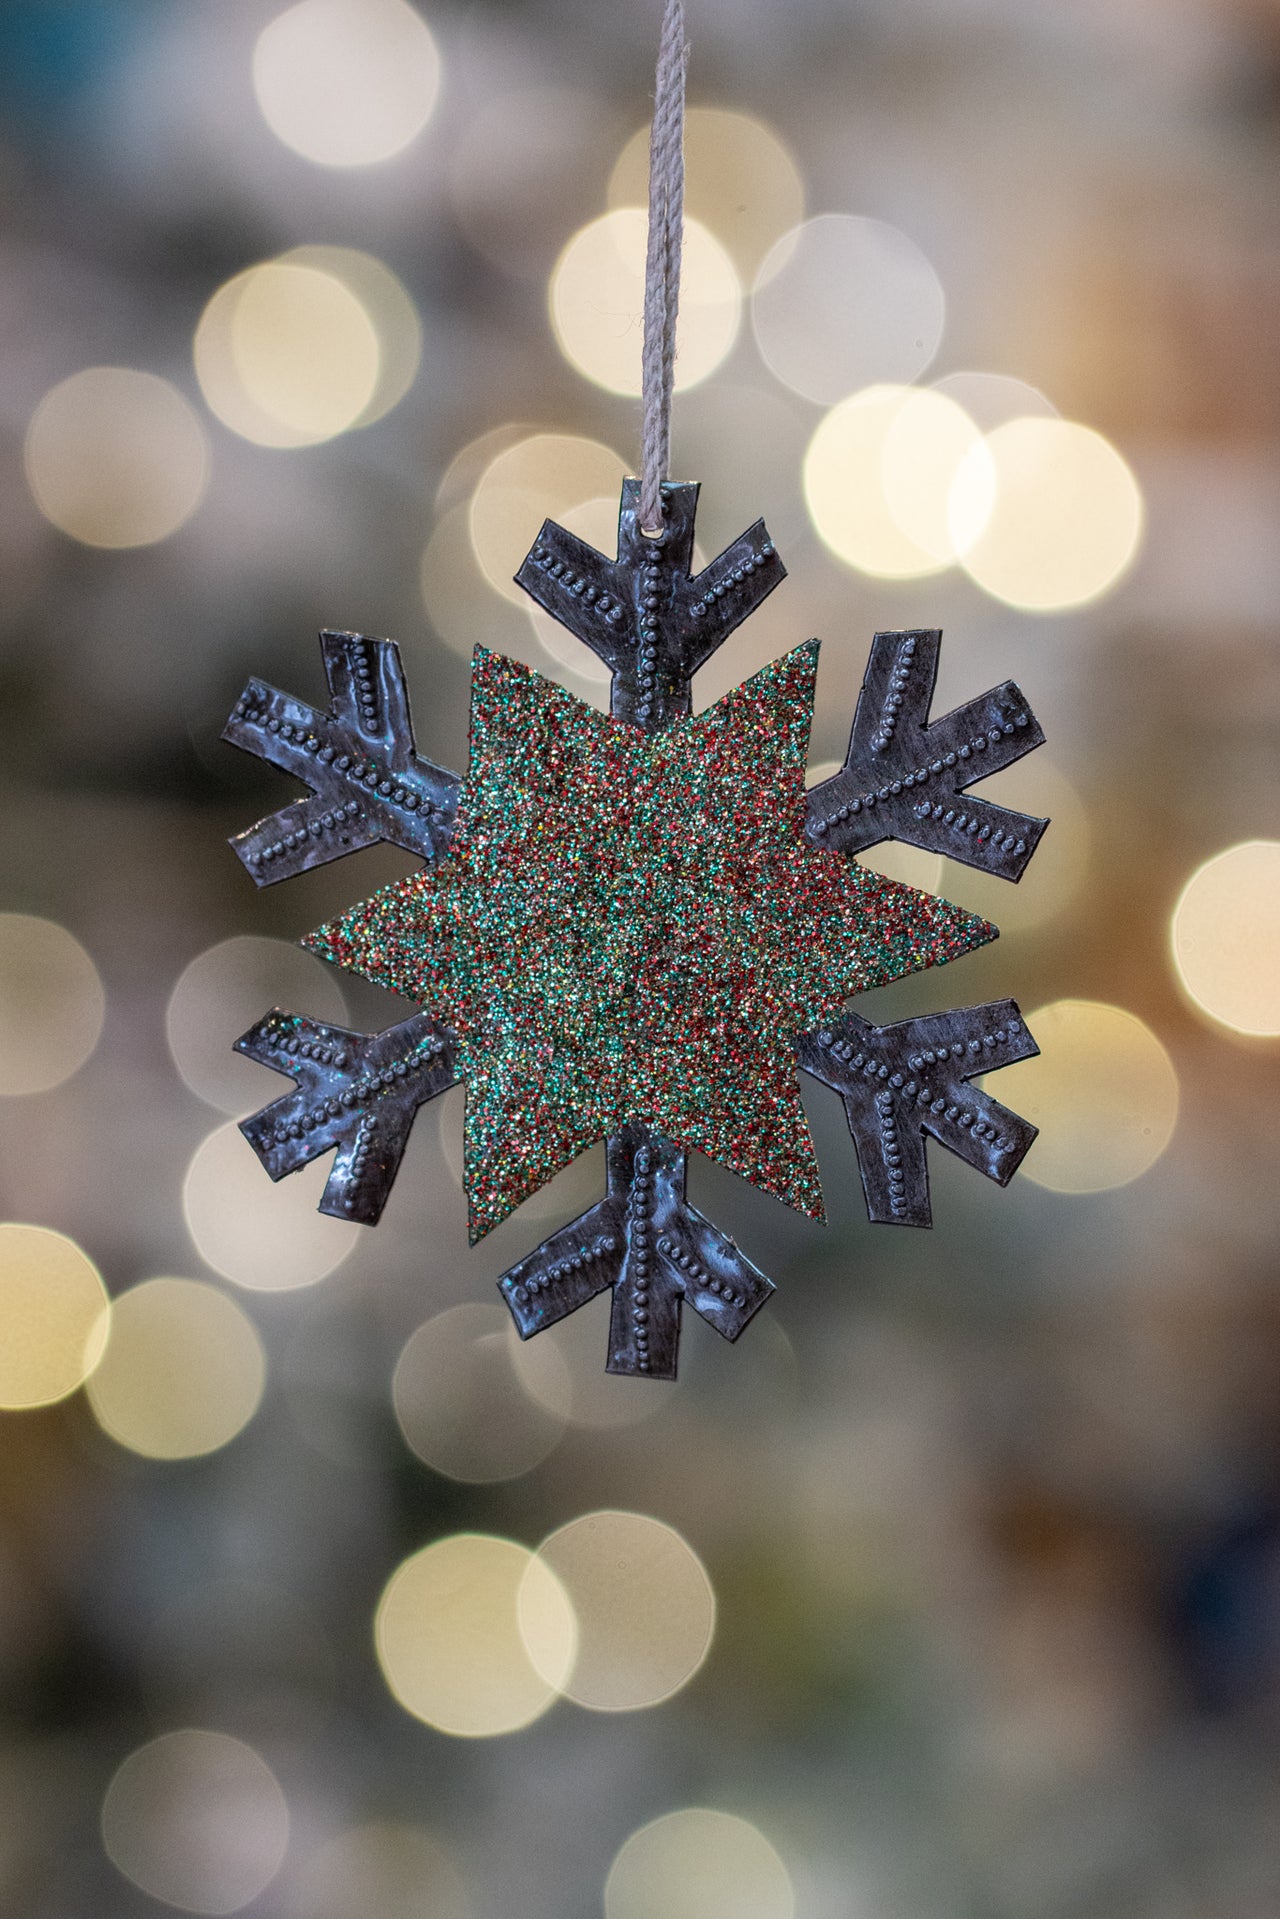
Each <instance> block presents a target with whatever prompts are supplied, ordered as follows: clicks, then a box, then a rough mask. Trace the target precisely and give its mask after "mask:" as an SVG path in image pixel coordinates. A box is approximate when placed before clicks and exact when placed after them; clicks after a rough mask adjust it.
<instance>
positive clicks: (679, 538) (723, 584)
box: [516, 480, 786, 733]
mask: <svg viewBox="0 0 1280 1919" xmlns="http://www.w3.org/2000/svg"><path fill="white" fill-rule="evenodd" d="M662 496H663V503H664V509H665V516H666V525H665V529H664V531H663V534H662V536H661V538H660V539H647V538H646V537H645V535H644V534H643V533H642V532H641V531H640V520H639V503H640V483H639V481H638V480H624V481H623V484H622V503H621V507H620V509H619V513H618V553H617V558H616V559H613V560H610V559H608V558H606V556H605V555H604V554H603V553H598V552H597V551H596V549H595V548H594V547H592V546H588V545H587V544H586V542H585V541H583V540H580V539H578V538H577V536H576V535H575V534H573V533H567V532H566V531H565V529H564V528H563V527H561V526H557V525H556V523H555V521H554V520H547V521H546V522H545V523H544V525H543V528H542V531H541V533H540V534H539V535H538V539H537V543H536V544H535V545H534V547H533V549H532V551H531V552H530V554H529V556H528V558H527V559H526V560H525V562H524V564H523V566H522V567H521V568H520V571H519V572H518V573H517V574H516V581H517V583H518V584H519V585H520V586H522V587H523V588H524V589H525V591H526V593H528V594H530V595H531V596H532V597H533V598H534V599H535V600H536V601H537V602H538V605H539V606H541V607H542V608H543V609H544V610H545V611H546V612H548V613H550V614H551V615H552V617H553V618H554V619H557V620H559V621H560V623H561V625H562V626H566V627H568V629H569V631H570V632H571V633H572V634H574V636H575V637H576V638H577V639H580V640H581V641H582V642H583V644H584V645H585V646H589V647H590V648H591V650H592V652H593V653H595V654H597V655H598V657H599V658H600V659H601V660H603V661H604V663H605V665H606V666H607V667H608V668H609V671H610V672H611V673H612V675H613V690H612V694H611V698H610V711H611V712H612V714H613V716H614V718H615V719H621V720H630V721H631V722H632V723H633V724H635V725H637V726H642V727H644V728H645V730H646V731H647V732H653V733H656V732H660V731H661V730H662V728H663V727H664V726H667V725H669V724H670V723H671V721H672V720H677V719H681V718H683V717H684V716H685V715H686V714H687V713H689V712H691V711H692V694H691V684H692V680H693V676H694V674H695V673H696V672H697V670H698V668H699V667H700V666H703V665H705V663H706V661H707V660H709V659H710V658H711V655H712V654H713V653H714V652H715V650H716V648H717V647H718V646H719V645H720V644H721V642H722V641H724V640H727V639H728V637H729V635H730V634H731V633H732V632H733V631H734V630H735V628H737V627H738V626H740V625H741V624H742V622H743V621H744V620H745V619H747V618H748V617H749V616H750V615H751V614H752V613H754V612H755V610H756V608H757V607H758V606H759V605H760V603H761V601H762V600H764V599H765V598H766V597H767V596H768V595H769V594H770V593H771V592H772V591H773V589H774V587H775V586H777V585H778V583H779V581H780V580H783V579H785V578H786V568H785V567H784V566H783V564H782V561H781V560H780V559H779V558H778V555H777V552H776V551H775V549H774V545H773V541H772V540H771V539H770V538H769V535H768V532H767V531H766V529H765V524H764V521H763V520H757V521H756V523H755V525H754V526H752V527H749V528H748V530H747V531H746V532H745V533H744V534H742V535H741V537H740V538H739V539H737V540H735V541H734V542H733V544H732V546H729V547H726V548H725V550H724V552H723V553H722V554H721V555H720V557H719V558H718V559H716V560H713V561H712V562H711V564H710V566H708V567H706V568H704V570H703V571H702V572H701V573H700V574H698V576H697V577H696V578H694V577H693V525H694V515H695V513H696V511H697V505H698V488H697V486H696V485H670V486H664V488H663V490H662Z"/></svg>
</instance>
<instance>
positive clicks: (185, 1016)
mask: <svg viewBox="0 0 1280 1919" xmlns="http://www.w3.org/2000/svg"><path fill="white" fill-rule="evenodd" d="M273 1006H303V1007H305V1008H306V1010H307V1013H308V1014H309V1016H310V1017H311V1018H312V1019H318V1020H324V1021H326V1022H327V1023H329V1024H331V1025H338V1026H341V1025H343V1024H345V1022H346V1019H347V1007H346V1002H345V1000H344V999H343V995H342V988H341V986H340V985H339V984H338V978H337V975H336V973H335V972H334V969H333V968H332V967H331V966H325V965H324V964H323V963H322V962H321V961H320V960H318V959H316V957H315V956H314V954H311V953H305V952H303V950H302V948H301V947H299V946H293V945H291V944H290V943H289V942H288V941H287V940H274V939H265V938H262V937H259V936H258V935H256V934H250V933H245V934H237V935H236V936H235V937H233V938H232V939H227V940H219V941H218V943H217V945H216V946H210V947H206V949H205V951H204V952H203V953H198V954H197V955H196V957H195V958H194V959H193V960H192V961H190V963H189V964H188V965H187V966H185V967H184V968H183V970H182V972H181V974H180V975H179V977H178V980H177V983H176V985H175V986H174V989H173V991H172V993H171V994H170V995H169V1004H168V1007H167V1009H166V1011H165V1033H166V1036H167V1038H168V1041H169V1051H170V1053H171V1054H172V1055H173V1063H174V1065H175V1066H176V1067H177V1069H178V1071H179V1073H180V1074H181V1075H182V1078H183V1079H184V1080H185V1082H186V1084H187V1085H188V1086H189V1087H190V1089H191V1091H192V1092H193V1093H195V1094H196V1095H197V1097H198V1098H200V1099H203V1100H207V1101H208V1103H209V1105H210V1106H217V1107H220V1108H221V1110H222V1111H223V1112H224V1113H237V1114H241V1113H247V1112H250V1111H252V1110H253V1108H254V1107H255V1105H261V1104H263V1103H264V1100H265V1099H270V1098H272V1097H273V1096H278V1095H279V1093H280V1092H281V1090H282V1082H281V1079H280V1075H279V1074H278V1073H272V1074H270V1077H269V1078H268V1077H267V1074H268V1069H267V1068H264V1067H261V1066H258V1065H256V1064H255V1063H254V1062H252V1061H250V1060H246V1059H245V1058H244V1056H243V1055H242V1054H240V1053H237V1052H236V1051H235V1050H234V1042H235V1041H236V1040H238V1039H239V1037H240V1035H241V1034H242V1033H247V1032H248V1030H249V1028H250V1027H251V1026H253V1025H254V1024H255V1023H256V1022H257V1021H258V1020H260V1019H261V1018H262V1016H263V1014H264V1013H266V1012H269V1011H270V1009H271V1008H272V1007H273ZM260 1088H267V1089H268V1090H267V1091H266V1092H265V1093H264V1095H263V1098H262V1099H259V1098H256V1097H255V1095H256V1093H257V1092H258V1090H259V1089H260ZM271 1089H273V1090H271Z"/></svg>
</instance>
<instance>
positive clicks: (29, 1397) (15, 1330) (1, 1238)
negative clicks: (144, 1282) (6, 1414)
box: [0, 1222, 111, 1411]
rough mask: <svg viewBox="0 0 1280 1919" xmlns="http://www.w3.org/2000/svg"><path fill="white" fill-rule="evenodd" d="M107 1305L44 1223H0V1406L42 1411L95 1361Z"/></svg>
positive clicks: (90, 1275) (95, 1282)
mask: <svg viewBox="0 0 1280 1919" xmlns="http://www.w3.org/2000/svg"><path fill="white" fill-rule="evenodd" d="M110 1319H111V1307H110V1302H109V1301H108V1298H107V1289H106V1287H105V1286H104V1285H103V1283H102V1279H101V1276H100V1275H99V1273H98V1269H97V1267H96V1266H95V1265H94V1264H93V1262H92V1260H90V1259H89V1258H88V1257H87V1256H86V1255H85V1254H84V1253H82V1252H81V1250H80V1248H79V1247H78V1246H77V1245H76V1243H75V1241H74V1240H71V1239H68V1238H66V1236H65V1235H64V1234H62V1233H55V1232H51V1231H50V1230H49V1229H48V1227H45V1226H25V1225H21V1224H18V1223H17V1222H6V1223H5V1224H3V1225H0V1407H4V1408H6V1409H8V1410H9V1411H25V1410H27V1409H28V1408H30V1407H33V1406H50V1405H52V1404H53V1403H54V1402H55V1401H56V1400H59V1399H65V1398H66V1397H67V1395H68V1394H69V1393H73V1392H74V1391H75V1390H76V1387H77V1386H81V1385H83V1384H84V1382H85V1380H86V1379H87V1378H88V1377H89V1374H90V1373H91V1372H92V1371H93V1369H94V1367H95V1366H96V1365H97V1364H98V1362H99V1361H100V1359H101V1358H102V1354H103V1350H104V1348H105V1346H106V1343H107V1332H108V1328H109V1325H110Z"/></svg>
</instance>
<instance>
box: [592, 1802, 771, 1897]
mask: <svg viewBox="0 0 1280 1919" xmlns="http://www.w3.org/2000/svg"><path fill="white" fill-rule="evenodd" d="M795 1909H796V1902H795V1894H794V1892H793V1891H792V1886H791V1879H790V1875H789V1874H788V1872H787V1869H786V1867H785V1866H784V1865H783V1863H782V1860H781V1859H780V1858H779V1857H778V1854H777V1852H776V1851H775V1850H774V1848H773V1847H772V1846H771V1845H770V1843H769V1841H768V1840H767V1839H766V1838H765V1836H764V1834H763V1833H762V1832H761V1831H760V1829H759V1827H758V1826H753V1825H752V1824H751V1823H750V1822H749V1821H748V1820H746V1819H738V1818H735V1817H734V1815H733V1814H732V1813H728V1812H713V1811H711V1810H709V1809H707V1808H705V1807H702V1806H690V1807H688V1808H687V1809H685V1810H683V1811H680V1812H668V1813H665V1814H664V1815H663V1817H662V1818H661V1819H655V1820H653V1821H652V1822H651V1824H649V1825H647V1826H641V1828H640V1830H639V1831H638V1832H633V1833H632V1835H631V1837H630V1838H629V1839H628V1840H627V1842H626V1844H625V1845H624V1846H623V1847H622V1849H621V1851H620V1852H619V1854H618V1856H617V1858H616V1859H615V1860H614V1862H613V1865H612V1867H611V1869H610V1872H609V1877H608V1881H607V1882H606V1885H605V1892H604V1910H605V1919H793V1915H794V1913H795Z"/></svg>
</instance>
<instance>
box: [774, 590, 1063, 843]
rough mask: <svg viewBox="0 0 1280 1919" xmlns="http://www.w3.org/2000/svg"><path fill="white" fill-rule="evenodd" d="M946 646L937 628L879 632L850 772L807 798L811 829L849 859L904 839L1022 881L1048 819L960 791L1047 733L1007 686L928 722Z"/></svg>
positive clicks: (853, 738) (1029, 748)
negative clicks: (880, 844)
mask: <svg viewBox="0 0 1280 1919" xmlns="http://www.w3.org/2000/svg"><path fill="white" fill-rule="evenodd" d="M941 644H942V634H941V632H940V631H939V630H938V629H936V628H932V629H924V628H920V629H916V630H912V631H910V632H905V633H877V634H876V636H875V639H874V640H873V641H872V645H871V657H870V659H869V661H868V663H867V671H866V675H865V677H864V679H863V682H862V691H861V693H860V694H859V696H858V706H857V711H856V712H855V714H854V719H853V731H852V733H851V735H850V739H849V751H848V753H847V755H846V757H845V763H844V766H843V767H842V768H841V770H840V772H839V773H836V774H834V775H833V776H832V778H831V779H829V780H824V781H823V782H822V784H821V785H820V786H815V787H814V788H813V789H812V790H811V792H810V793H809V797H808V821H807V829H806V830H807V831H808V833H809V836H810V838H811V839H812V841H813V842H814V844H815V845H817V846H830V847H834V848H836V849H838V850H839V851H840V852H842V853H862V852H865V851H866V849H867V848H868V847H869V846H875V845H876V844H877V843H878V842H879V841H881V840H889V839H894V840H902V841H904V842H906V843H907V844H908V845H910V846H920V847H924V848H925V850H926V851H928V852H930V853H942V854H945V855H946V856H947V858H949V859H953V860H963V862H964V863H965V865H966V866H976V867H979V868H980V869H981V870H982V871H983V872H987V873H995V874H998V875H999V876H1000V878H1002V879H1007V880H1017V879H1020V878H1021V877H1022V873H1023V870H1024V868H1025V867H1026V864H1027V861H1028V860H1029V859H1030V858H1031V855H1032V854H1033V853H1034V852H1035V850H1036V847H1037V846H1038V845H1039V842H1040V835H1041V834H1042V833H1043V832H1044V829H1045V827H1046V826H1047V825H1048V823H1049V822H1048V821H1047V820H1039V819H1033V818H1031V817H1030V815H1028V814H1026V813H1015V812H1012V811H1011V810H1010V809H1009V808H1008V807H1005V806H997V805H995V804H994V803H993V802H992V801H991V800H982V799H969V798H966V797H965V794H964V789H965V788H966V787H968V786H971V785H972V784H973V783H974V781H975V780H982V779H986V778H987V777H988V775H989V774H992V773H998V772H1000V771H1001V769H1002V768H1004V767H1006V766H1012V764H1013V762H1014V761H1015V760H1020V759H1021V758H1022V756H1023V754H1024V753H1030V752H1031V751H1032V749H1033V748H1034V747H1037V746H1043V744H1044V734H1043V733H1042V732H1041V730H1040V726H1039V723H1038V722H1037V720H1036V717H1035V715H1034V714H1033V713H1032V711H1031V708H1030V707H1029V706H1028V705H1027V702H1026V700H1025V699H1024V698H1023V695H1022V693H1021V691H1020V689H1019V688H1018V687H1017V686H1016V685H1015V684H1014V682H1013V681H1012V680H1006V681H1005V682H1004V683H1003V685H1001V686H995V687H992V689H991V691H990V692H989V693H984V694H982V695H981V697H980V698H979V699H976V700H970V701H969V702H968V704H967V705H965V706H958V707H956V709H955V711H954V712H952V713H948V714H946V715H945V716H944V717H943V718H942V719H939V720H935V721H934V722H933V724H932V725H930V724H928V719H929V706H930V703H931V701H932V699H933V689H934V685H935V683H936V681H937V677H938V652H939V648H940V647H941Z"/></svg>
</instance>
